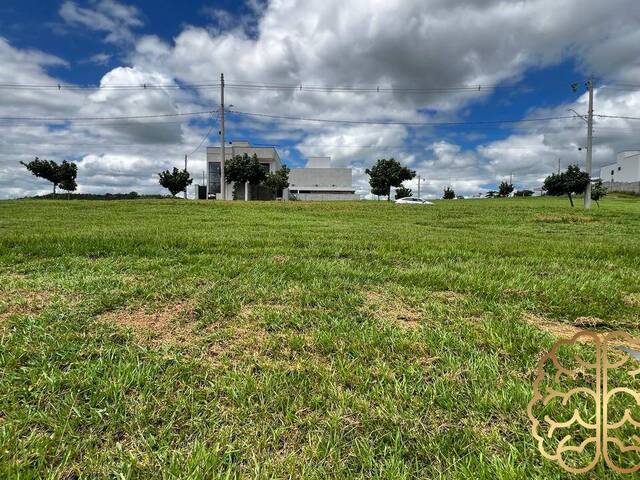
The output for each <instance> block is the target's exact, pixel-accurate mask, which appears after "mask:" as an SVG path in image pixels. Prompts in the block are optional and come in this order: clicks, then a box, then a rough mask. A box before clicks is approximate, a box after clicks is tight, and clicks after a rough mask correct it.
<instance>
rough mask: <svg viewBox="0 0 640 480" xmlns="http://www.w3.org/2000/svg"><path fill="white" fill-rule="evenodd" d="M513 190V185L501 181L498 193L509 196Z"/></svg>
mask: <svg viewBox="0 0 640 480" xmlns="http://www.w3.org/2000/svg"><path fill="white" fill-rule="evenodd" d="M511 192H513V185H512V184H510V183H507V182H501V183H500V187H499V188H498V195H500V196H501V197H503V198H504V197H508V196H509V195H511Z"/></svg>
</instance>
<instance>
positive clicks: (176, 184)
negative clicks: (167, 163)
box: [158, 167, 193, 197]
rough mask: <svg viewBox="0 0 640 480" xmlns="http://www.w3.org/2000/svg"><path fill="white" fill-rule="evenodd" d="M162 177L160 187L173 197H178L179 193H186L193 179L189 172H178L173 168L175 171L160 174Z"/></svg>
mask: <svg viewBox="0 0 640 480" xmlns="http://www.w3.org/2000/svg"><path fill="white" fill-rule="evenodd" d="M158 176H159V177H160V185H162V186H163V187H164V188H166V189H167V190H169V191H170V192H171V195H172V196H174V197H175V196H176V194H177V193H180V192H182V191H184V190H185V189H186V188H187V187H188V186H189V185H191V182H193V179H192V178H191V177H190V175H189V172H187V171H186V170H178V169H177V168H176V167H173V170H171V171H170V170H165V171H164V172H160V173H159V174H158Z"/></svg>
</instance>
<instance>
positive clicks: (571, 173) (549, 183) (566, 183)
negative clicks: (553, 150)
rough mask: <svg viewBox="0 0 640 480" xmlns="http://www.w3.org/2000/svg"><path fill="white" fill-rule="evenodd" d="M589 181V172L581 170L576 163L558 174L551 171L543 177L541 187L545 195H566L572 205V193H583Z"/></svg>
mask: <svg viewBox="0 0 640 480" xmlns="http://www.w3.org/2000/svg"><path fill="white" fill-rule="evenodd" d="M590 181H591V180H590V178H589V174H588V173H587V172H583V171H581V170H580V168H579V167H578V165H569V166H568V167H567V170H566V171H564V172H562V173H559V174H558V173H552V174H551V175H549V176H548V177H547V178H545V179H544V185H543V186H542V189H543V190H545V191H546V192H547V195H552V196H560V195H567V196H568V197H569V203H571V206H572V207H573V197H572V195H573V194H574V193H575V194H579V193H584V191H585V190H586V189H587V185H588V184H589V182H590Z"/></svg>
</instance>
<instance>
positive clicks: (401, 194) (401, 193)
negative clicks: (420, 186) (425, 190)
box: [396, 185, 413, 200]
mask: <svg viewBox="0 0 640 480" xmlns="http://www.w3.org/2000/svg"><path fill="white" fill-rule="evenodd" d="M412 194H413V192H412V191H411V189H410V188H406V187H404V186H402V185H401V186H399V187H398V188H396V200H399V199H401V198H406V197H410V196H411V195H412Z"/></svg>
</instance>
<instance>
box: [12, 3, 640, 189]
mask: <svg viewBox="0 0 640 480" xmlns="http://www.w3.org/2000/svg"><path fill="white" fill-rule="evenodd" d="M565 9H566V10H563V11H561V12H559V11H557V7H556V5H555V4H554V2H552V1H550V0H529V1H525V2H498V1H497V0H488V1H486V2H473V1H470V0H455V1H449V2H447V1H443V0H425V1H423V0H416V1H415V2H412V1H407V0H404V1H401V0H396V1H392V0H390V1H388V2H379V1H377V0H354V1H353V2H340V1H337V0H326V1H325V2H322V3H318V2H305V1H302V0H280V1H272V2H268V1H262V0H251V1H248V2H240V1H221V2H213V1H194V0H186V1H182V2H170V3H162V4H160V6H159V5H158V2H151V1H136V2H133V1H131V2H125V1H120V0H86V1H83V0H76V1H71V0H65V1H47V2H42V1H35V0H23V1H14V0H8V1H7V0H5V1H4V2H3V3H2V5H1V6H0V61H2V62H3V65H7V66H8V67H9V68H5V69H3V73H1V74H0V84H9V83H18V84H24V85H28V84H57V83H61V84H64V85H70V86H77V87H82V86H87V85H90V84H91V85H101V86H102V87H103V90H86V89H81V88H77V89H75V90H74V89H69V90H67V91H66V92H56V91H52V90H43V89H40V90H37V89H31V90H28V89H22V90H11V89H9V88H8V87H7V88H5V89H3V90H2V93H3V94H4V93H8V95H6V96H5V95H3V98H2V99H0V116H4V117H12V118H14V120H12V121H10V120H4V121H3V122H2V124H0V128H2V129H3V130H4V132H3V136H2V140H1V141H0V169H1V170H0V171H1V172H2V173H3V175H2V178H0V186H2V187H3V192H4V193H2V196H4V197H7V196H8V197H11V196H20V195H25V194H33V193H39V192H43V191H46V190H47V189H48V187H47V185H46V184H41V183H38V181H37V179H34V178H30V177H28V176H26V175H25V172H24V171H23V170H22V169H20V168H18V167H17V166H16V163H17V162H16V158H19V159H24V160H28V159H30V158H33V157H34V156H36V155H39V156H43V157H46V158H52V159H62V158H67V159H72V160H74V161H76V162H78V163H79V168H80V176H79V184H80V191H98V192H104V191H122V190H137V191H141V192H149V193H151V192H156V191H159V187H158V186H157V184H156V183H157V182H156V179H155V173H157V171H159V170H161V169H164V168H167V167H169V166H172V165H179V164H180V161H181V160H180V159H181V158H182V156H183V155H184V153H185V152H187V151H190V150H192V149H194V148H195V147H196V146H197V145H198V144H199V143H200V141H201V140H202V137H203V136H204V135H205V133H206V132H207V131H208V129H209V127H210V125H211V122H210V120H209V119H206V118H184V119H179V120H180V122H178V120H175V119H174V120H173V121H166V122H161V121H160V120H158V121H154V122H151V121H146V122H143V121H140V120H136V121H129V122H120V123H118V122H102V123H100V122H93V123H91V122H85V123H81V122H65V123H60V122H47V121H43V120H40V121H37V122H36V121H29V122H27V121H26V120H25V121H22V123H21V121H17V120H15V117H32V116H35V117H46V118H51V117H63V118H69V117H103V116H108V117H112V116H118V117H120V116H131V115H138V114H141V113H142V114H145V115H165V114H175V113H180V112H193V111H200V110H209V109H213V108H215V107H216V104H217V100H218V95H219V93H218V90H217V89H215V88H208V89H200V90H192V89H172V88H167V89H165V90H161V91H160V90H155V91H133V90H132V91H127V92H124V91H116V90H115V89H114V88H113V86H119V85H123V84H126V85H129V84H132V85H141V84H143V83H148V84H162V85H169V84H171V85H176V86H177V85H181V86H185V85H190V84H194V83H196V84H197V83H203V82H211V83H216V82H217V81H218V76H219V74H220V73H221V72H224V73H225V76H226V78H227V81H228V82H229V83H234V82H240V81H248V82H252V83H254V84H278V85H282V84H286V85H297V84H299V83H302V85H303V90H302V91H297V90H268V89H261V88H255V89H253V90H251V89H240V88H235V89H234V88H233V87H230V88H229V89H228V90H227V104H229V103H232V104H233V105H234V107H233V108H232V109H235V110H238V111H244V112H253V113H267V114H272V115H275V116H285V117H305V118H319V119H333V120H348V121H353V122H355V123H353V124H348V123H343V124H339V123H338V124H336V123H319V122H304V121H299V120H285V119H280V120H278V119H265V118H257V117H246V116H240V115H233V114H229V115H228V123H227V131H228V134H227V138H228V139H236V140H240V139H243V140H250V141H251V142H253V143H257V144H275V145H277V146H278V149H279V151H280V154H281V156H282V157H283V158H284V159H285V161H286V162H287V163H288V164H289V165H290V166H300V165H303V164H304V162H305V158H306V157H307V156H315V155H328V156H331V157H332V160H333V163H334V164H335V165H338V166H345V165H348V166H352V167H353V168H354V182H355V183H356V186H357V187H358V190H359V192H360V193H361V194H363V195H366V194H367V179H366V176H365V175H364V173H363V171H364V169H365V168H366V167H368V166H370V165H371V164H372V163H373V162H374V161H375V160H376V159H377V158H381V157H390V156H393V157H395V158H398V159H400V160H401V161H402V162H403V163H405V164H407V165H409V166H411V167H412V168H415V169H416V170H417V171H418V172H419V173H420V174H421V176H422V177H423V178H426V179H427V184H426V186H425V187H424V188H425V189H426V191H427V194H429V195H438V194H439V192H440V191H441V190H442V188H443V187H444V186H445V185H448V184H451V185H453V186H454V188H455V189H456V190H457V191H459V192H460V193H463V194H466V195H471V194H477V193H480V192H481V191H484V190H486V189H490V188H494V186H495V184H496V183H499V182H500V181H501V180H503V179H505V178H507V177H508V176H509V175H511V174H512V173H513V174H514V176H515V182H516V184H517V186H519V187H521V188H536V187H538V186H539V185H540V182H541V180H542V179H543V178H544V176H545V175H546V174H547V173H548V172H549V171H553V170H554V169H555V168H556V167H557V161H558V158H561V159H562V162H563V163H564V164H568V163H571V162H583V161H584V152H579V151H578V148H577V147H578V146H581V145H583V144H584V137H585V128H584V125H583V122H582V121H581V120H580V119H575V118H574V119H563V118H558V119H557V120H549V121H546V122H529V123H520V124H504V125H482V124H474V122H486V121H494V120H505V119H510V120H515V119H518V120H520V119H526V118H532V117H563V116H567V115H571V114H570V113H568V109H569V108H574V109H576V110H578V111H579V112H582V113H583V112H586V103H585V102H586V97H585V90H584V86H583V85H582V84H583V82H584V80H585V79H586V78H587V76H588V75H590V74H593V75H594V76H595V78H596V80H597V87H598V90H597V95H596V97H597V104H596V110H597V112H598V111H599V112H602V113H606V114H611V115H630V114H633V113H634V112H635V111H637V105H638V102H640V99H639V98H638V91H637V89H636V88H635V87H634V88H626V89H621V88H619V87H616V85H618V86H619V85H635V84H638V83H640V80H637V78H638V72H640V67H639V64H640V62H639V61H638V56H637V54H636V53H635V50H636V45H637V44H638V43H637V41H638V40H640V39H639V38H638V32H637V28H636V25H637V24H638V21H639V20H640V7H639V6H638V3H637V2H634V1H631V0H614V1H613V4H610V5H608V6H603V5H602V2H600V3H598V2H595V1H581V2H578V1H573V0H568V1H567V3H566V5H565ZM619 11H625V12H626V15H624V16H620V15H618V14H617V13H615V12H619ZM584 25H589V26H590V28H588V29H585V28H584ZM614 27H615V28H614ZM634 81H635V84H634ZM573 82H579V83H580V89H579V91H578V92H577V93H574V92H572V91H571V88H570V85H571V83H573ZM470 85H483V88H481V89H480V91H479V92H475V91H468V92H463V93H460V92H455V91H453V90H446V89H447V88H449V89H453V88H457V87H464V86H470ZM110 86H111V87H110ZM304 86H320V87H332V86H333V87H335V86H340V87H356V88H359V87H376V86H380V87H382V88H383V90H384V89H385V88H392V89H396V91H394V92H393V93H376V92H369V91H368V92H362V91H348V92H344V91H343V92H336V91H312V90H308V89H307V90H305V88H304ZM487 86H494V87H497V88H495V89H492V88H487ZM104 87H107V88H104ZM441 88H445V90H444V91H435V92H434V91H432V92H430V93H426V92H424V91H422V92H407V91H402V90H403V89H423V90H424V89H441ZM363 120H364V121H371V122H392V123H393V122H396V124H393V125H382V124H377V125H371V124H362V123H357V122H361V121H363ZM404 122H469V123H468V124H466V125H459V126H442V127H427V126H421V127H415V126H409V125H403V123H404ZM25 123H28V124H25ZM598 128H600V130H598ZM634 129H637V123H636V124H634V123H633V122H632V121H630V122H628V123H621V121H618V120H615V121H613V120H605V119H601V120H599V122H597V126H596V146H595V148H594V156H595V162H596V166H599V165H603V164H606V163H610V162H611V161H612V159H613V158H614V157H615V153H616V152H617V151H620V150H623V149H634V148H638V147H639V146H638V145H637V144H636V143H635V142H636V138H637V130H634ZM217 130H218V127H217V126H215V127H214V128H213V130H212V134H211V136H210V137H209V138H208V141H207V142H206V144H216V143H217V141H218V136H217ZM192 168H193V170H194V174H195V176H196V178H198V177H199V175H198V174H197V172H199V171H201V170H202V169H203V168H204V150H203V149H201V150H200V151H198V152H196V153H195V154H194V156H193V162H192ZM596 173H597V172H596ZM409 186H413V185H412V184H411V182H410V185H409Z"/></svg>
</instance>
